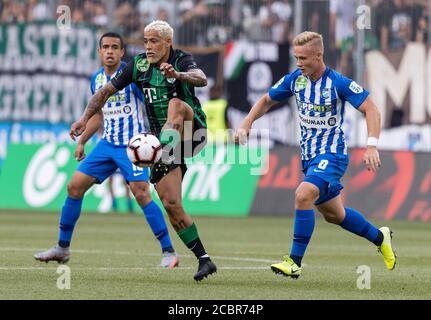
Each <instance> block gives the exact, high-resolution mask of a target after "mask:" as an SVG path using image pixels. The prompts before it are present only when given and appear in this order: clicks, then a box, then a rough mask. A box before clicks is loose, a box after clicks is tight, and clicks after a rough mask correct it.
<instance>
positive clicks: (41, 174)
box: [0, 143, 267, 216]
mask: <svg viewBox="0 0 431 320" xmlns="http://www.w3.org/2000/svg"><path fill="white" fill-rule="evenodd" d="M89 150H90V148H88V150H86V151H87V152H88V151H89ZM73 154H74V145H68V144H62V145H57V144H55V143H51V144H46V145H21V144H12V145H10V146H9V149H8V157H7V158H6V160H5V162H4V165H3V167H2V170H1V173H0V194H1V197H0V209H32V210H44V211H45V210H55V211H59V210H61V207H62V206H63V203H64V199H65V197H66V195H67V193H66V186H67V183H68V181H69V180H70V178H71V177H72V175H73V172H74V171H75V169H76V167H77V162H76V161H75V159H74V157H73ZM266 157H267V152H263V150H262V149H258V148H246V147H239V146H235V145H227V146H226V145H218V146H216V145H208V146H207V147H206V148H205V149H204V150H203V151H202V152H201V153H200V154H199V155H198V156H196V157H194V158H193V159H190V160H192V161H189V162H188V168H189V169H188V171H187V173H186V175H185V177H184V181H183V185H182V187H183V203H184V207H185V209H186V211H187V212H188V213H190V214H193V215H226V216H246V215H248V213H249V211H250V208H251V205H252V202H253V198H254V194H255V191H256V186H257V181H258V179H259V177H260V173H261V171H262V170H263V168H264V167H265V166H266ZM125 192H126V189H125V187H124V185H123V183H122V182H121V178H118V179H116V180H115V179H114V194H115V195H116V196H118V200H119V202H122V203H124V204H123V205H122V206H121V207H120V208H119V209H120V211H122V212H125V211H126V205H125V199H124V196H125ZM152 192H153V198H154V199H156V201H159V200H158V197H157V195H156V193H155V191H154V189H153V190H152ZM111 202H112V200H111V196H110V193H109V191H108V186H107V182H106V181H105V182H104V183H103V184H101V185H95V186H93V187H92V188H91V189H90V190H89V191H88V192H87V194H86V196H85V199H84V202H83V211H90V212H109V211H110V210H111ZM159 203H160V202H159ZM135 208H137V204H135ZM137 211H138V210H137ZM139 211H140V210H139Z"/></svg>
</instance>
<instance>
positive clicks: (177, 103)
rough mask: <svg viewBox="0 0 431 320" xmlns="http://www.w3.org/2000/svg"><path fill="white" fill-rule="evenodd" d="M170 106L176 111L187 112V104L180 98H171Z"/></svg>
mask: <svg viewBox="0 0 431 320" xmlns="http://www.w3.org/2000/svg"><path fill="white" fill-rule="evenodd" d="M168 108H169V109H170V110H171V111H173V112H175V113H181V114H184V113H185V112H186V105H185V104H184V102H183V101H182V100H180V99H178V98H173V99H171V100H169V105H168Z"/></svg>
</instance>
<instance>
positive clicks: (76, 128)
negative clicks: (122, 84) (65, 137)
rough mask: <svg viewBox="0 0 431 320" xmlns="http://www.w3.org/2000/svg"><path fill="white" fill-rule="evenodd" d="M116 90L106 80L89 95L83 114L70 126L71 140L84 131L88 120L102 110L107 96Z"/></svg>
mask: <svg viewBox="0 0 431 320" xmlns="http://www.w3.org/2000/svg"><path fill="white" fill-rule="evenodd" d="M117 91H118V89H117V88H115V87H114V86H113V85H112V84H111V82H108V83H107V84H105V85H104V86H103V88H101V89H100V90H98V91H97V92H96V93H95V94H94V95H93V96H92V97H91V99H90V101H89V102H88V105H87V107H86V108H85V111H84V114H83V115H82V116H81V118H80V119H79V120H78V121H76V122H74V123H73V124H72V126H71V127H70V132H69V135H70V138H71V139H72V140H75V139H76V137H79V136H80V135H81V134H82V133H83V132H84V131H85V129H86V127H87V122H88V120H89V119H90V118H91V117H92V116H93V115H95V114H96V113H97V112H98V111H100V110H102V108H103V105H104V104H105V103H106V101H107V100H108V99H109V97H110V96H112V95H113V94H114V93H116V92H117Z"/></svg>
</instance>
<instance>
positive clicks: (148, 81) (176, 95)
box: [71, 20, 217, 281]
mask: <svg viewBox="0 0 431 320" xmlns="http://www.w3.org/2000/svg"><path fill="white" fill-rule="evenodd" d="M172 39H173V29H172V28H171V26H170V25H169V24H168V23H167V22H165V21H160V20H157V21H153V22H152V23H150V24H149V25H147V26H146V27H145V29H144V46H145V51H146V52H145V53H143V54H139V55H137V56H136V57H134V58H133V60H132V61H130V62H129V63H128V64H127V65H126V66H125V67H124V68H123V69H122V72H121V73H119V74H118V75H117V76H116V77H114V78H113V79H112V80H111V81H110V82H108V83H107V84H106V85H105V86H104V87H103V88H102V89H100V90H99V91H97V92H96V94H95V95H94V96H93V97H92V98H91V99H90V101H89V103H88V105H87V107H86V109H85V111H84V113H83V115H82V116H81V118H80V119H79V120H78V121H77V122H75V123H73V124H72V127H71V135H73V136H79V135H80V134H82V132H83V131H84V130H85V127H86V125H87V122H88V120H89V119H90V118H91V116H92V115H93V114H95V113H96V112H98V111H99V110H100V109H101V108H102V106H103V105H104V104H105V102H106V100H107V99H108V98H109V97H110V96H112V95H113V94H114V93H116V92H117V91H118V90H121V89H123V88H124V87H126V86H127V85H129V84H130V83H135V84H136V85H137V87H138V88H139V89H140V90H141V91H142V92H143V94H144V97H145V106H146V111H147V116H148V120H149V123H150V128H151V131H152V133H153V134H156V135H157V136H158V137H159V140H160V142H161V144H162V145H163V151H164V152H163V153H164V154H163V157H162V160H161V161H160V162H158V163H156V164H155V165H154V166H153V168H152V172H151V179H150V181H151V183H153V184H154V185H155V188H156V191H157V193H158V195H159V197H160V200H161V201H162V203H163V206H164V208H165V209H166V211H167V213H168V216H169V220H170V222H171V224H172V226H173V227H174V229H175V231H176V232H177V234H178V236H179V237H180V238H181V240H182V241H183V242H184V244H185V245H186V246H187V247H188V248H189V249H190V250H191V251H192V252H193V253H194V254H195V256H196V258H197V259H198V261H199V266H198V270H197V272H196V274H195V275H194V279H195V280H196V281H200V280H202V279H204V278H206V277H207V276H208V275H210V274H212V273H215V272H216V271H217V267H216V265H215V264H214V263H213V262H212V261H211V259H210V257H209V255H208V254H207V252H206V251H205V248H204V246H203V244H202V242H201V240H200V238H199V235H198V231H197V228H196V225H195V224H194V222H193V220H192V218H191V217H190V216H189V215H188V214H187V213H186V212H185V211H184V208H183V205H182V196H181V182H182V179H183V176H184V174H185V172H186V170H187V167H186V165H185V163H184V157H191V156H193V155H195V154H197V153H198V152H199V151H200V150H202V148H203V147H204V146H205V143H206V117H205V113H204V112H203V111H202V108H201V105H200V102H199V100H198V99H197V97H196V96H195V93H194V87H204V86H206V85H207V79H206V76H205V74H204V72H203V71H202V70H201V69H199V68H198V66H197V65H196V62H195V61H194V59H193V57H192V55H191V54H189V53H187V52H184V51H181V50H178V49H174V48H173V46H172Z"/></svg>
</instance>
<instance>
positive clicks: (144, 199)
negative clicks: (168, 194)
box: [130, 184, 152, 208]
mask: <svg viewBox="0 0 431 320" xmlns="http://www.w3.org/2000/svg"><path fill="white" fill-rule="evenodd" d="M130 189H131V190H132V193H133V195H134V196H135V199H136V202H137V203H138V204H139V206H140V207H141V208H142V207H145V206H146V205H147V204H149V203H150V202H151V200H152V199H151V193H150V188H149V186H148V185H143V186H138V187H137V186H135V185H133V184H130Z"/></svg>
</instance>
